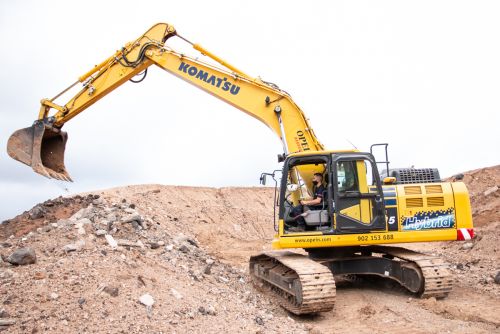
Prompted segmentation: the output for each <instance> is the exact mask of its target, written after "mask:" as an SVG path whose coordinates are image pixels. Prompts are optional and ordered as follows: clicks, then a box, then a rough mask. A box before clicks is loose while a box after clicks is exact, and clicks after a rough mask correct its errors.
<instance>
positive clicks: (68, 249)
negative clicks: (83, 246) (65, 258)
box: [63, 244, 78, 253]
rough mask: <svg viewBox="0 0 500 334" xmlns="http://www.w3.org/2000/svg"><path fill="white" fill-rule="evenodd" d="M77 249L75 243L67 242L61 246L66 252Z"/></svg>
mask: <svg viewBox="0 0 500 334" xmlns="http://www.w3.org/2000/svg"><path fill="white" fill-rule="evenodd" d="M77 250H78V247H76V245H75V244H67V245H64V247H63V251H65V252H66V253H69V252H75V251H77Z"/></svg>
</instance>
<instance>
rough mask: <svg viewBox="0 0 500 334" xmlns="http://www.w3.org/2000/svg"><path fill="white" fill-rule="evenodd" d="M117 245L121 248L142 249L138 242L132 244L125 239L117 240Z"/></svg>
mask: <svg viewBox="0 0 500 334" xmlns="http://www.w3.org/2000/svg"><path fill="white" fill-rule="evenodd" d="M117 243H118V246H123V247H141V248H142V247H144V245H143V244H142V242H140V241H137V242H133V241H130V240H126V239H118V240H117Z"/></svg>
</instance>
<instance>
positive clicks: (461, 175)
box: [453, 173, 464, 181]
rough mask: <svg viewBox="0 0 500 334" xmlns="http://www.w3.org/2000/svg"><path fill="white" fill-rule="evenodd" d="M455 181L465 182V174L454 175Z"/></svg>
mask: <svg viewBox="0 0 500 334" xmlns="http://www.w3.org/2000/svg"><path fill="white" fill-rule="evenodd" d="M453 179H454V180H455V181H460V180H463V179H464V174H462V173H460V174H456V175H453Z"/></svg>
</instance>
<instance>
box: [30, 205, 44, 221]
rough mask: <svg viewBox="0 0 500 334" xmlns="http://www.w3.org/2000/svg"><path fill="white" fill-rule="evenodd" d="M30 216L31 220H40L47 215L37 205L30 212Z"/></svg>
mask: <svg viewBox="0 0 500 334" xmlns="http://www.w3.org/2000/svg"><path fill="white" fill-rule="evenodd" d="M28 215H29V217H30V219H39V218H42V217H43V216H44V215H45V210H44V209H43V208H42V207H41V206H39V205H37V206H35V207H34V208H33V209H31V210H30V211H29V213H28Z"/></svg>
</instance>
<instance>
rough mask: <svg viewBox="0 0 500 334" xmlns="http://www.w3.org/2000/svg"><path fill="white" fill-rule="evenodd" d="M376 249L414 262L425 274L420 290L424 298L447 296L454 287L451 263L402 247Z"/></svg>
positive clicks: (380, 247) (375, 249)
mask: <svg viewBox="0 0 500 334" xmlns="http://www.w3.org/2000/svg"><path fill="white" fill-rule="evenodd" d="M373 249H374V251H377V252H381V253H383V254H387V255H390V256H393V257H395V258H397V259H400V260H403V261H408V262H411V263H414V264H416V265H417V266H418V268H419V269H420V271H421V273H422V276H423V284H422V288H421V290H420V291H419V292H418V293H419V295H420V296H421V297H422V298H428V297H435V298H445V297H446V296H448V294H449V293H450V292H451V290H452V288H453V276H452V273H451V271H450V269H449V264H448V263H447V262H445V261H444V260H443V259H441V258H438V257H436V256H432V255H427V254H423V253H419V252H415V251H411V250H409V249H405V248H401V247H384V246H376V247H373Z"/></svg>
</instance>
